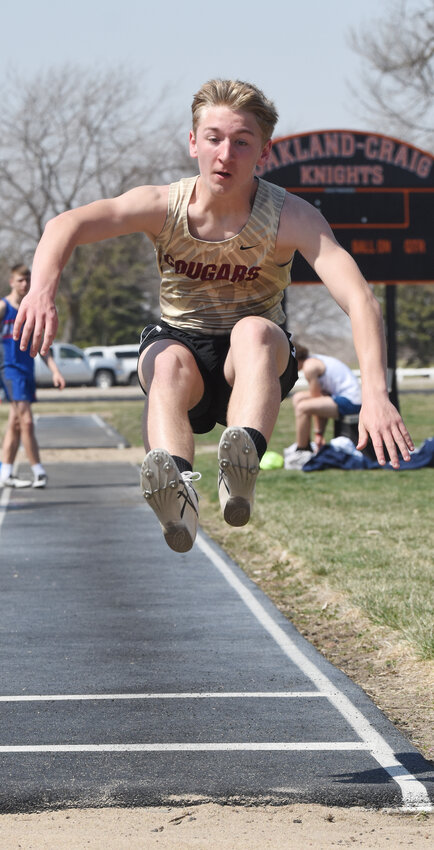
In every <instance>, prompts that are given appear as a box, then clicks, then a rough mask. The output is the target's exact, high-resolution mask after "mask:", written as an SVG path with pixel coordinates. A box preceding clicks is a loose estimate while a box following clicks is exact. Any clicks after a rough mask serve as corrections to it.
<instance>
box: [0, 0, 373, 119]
mask: <svg viewBox="0 0 434 850" xmlns="http://www.w3.org/2000/svg"><path fill="white" fill-rule="evenodd" d="M389 3H390V0H363V2H356V0H307V2H302V0H277V2H273V3H270V5H268V4H267V3H266V2H265V0H238V2H237V0H218V2H217V3H214V4H213V3H210V2H206V0H185V2H184V3H181V2H179V0H164V2H161V0H160V2H158V0H153V2H152V3H150V2H146V0H116V2H115V0H74V2H71V3H56V4H54V3H53V0H38V2H35V0H21V2H19V3H8V4H7V6H6V7H4V8H3V9H2V38H1V50H0V79H1V77H2V76H4V74H5V73H6V72H7V69H8V68H9V67H11V68H13V69H15V70H18V71H20V72H21V73H22V74H24V75H25V76H26V77H27V76H29V77H31V76H32V75H33V74H36V73H38V72H40V71H45V70H47V69H50V68H53V69H55V68H56V67H60V66H63V65H65V63H71V62H72V63H76V64H79V65H83V66H85V67H86V68H92V67H93V66H98V67H99V68H111V67H117V66H119V65H122V66H123V67H125V68H126V69H127V70H128V69H131V70H132V71H133V72H134V73H135V74H137V75H139V78H140V77H143V84H144V87H145V90H146V91H147V92H150V93H152V94H153V95H154V96H155V94H158V93H160V92H161V91H162V90H163V89H165V87H166V86H168V87H169V90H170V92H171V94H170V95H169V97H170V98H171V101H170V102H171V103H172V102H173V107H174V109H176V110H177V112H178V113H179V114H180V117H181V122H182V125H183V124H184V121H185V128H186V133H187V132H188V130H189V127H190V104H191V100H192V97H193V95H194V93H195V92H196V91H197V89H198V88H199V87H200V86H201V84H202V83H203V82H205V81H206V80H207V79H210V78H211V77H216V76H219V77H225V78H233V77H236V78H238V79H243V80H247V81H249V82H253V83H255V84H256V85H258V86H259V87H260V88H262V89H263V91H264V92H265V94H266V95H267V96H268V97H270V98H271V99H272V100H274V102H275V104H276V106H277V109H278V111H279V115H280V119H279V122H278V125H277V127H276V133H275V135H276V136H284V135H289V134H291V133H298V132H300V133H302V132H309V131H312V130H323V129H354V130H355V129H360V130H369V129H372V128H371V127H367V126H366V120H363V119H361V118H360V116H359V115H358V113H357V103H356V102H355V97H354V95H353V94H351V92H350V90H349V87H348V84H349V83H351V84H352V85H353V86H354V85H355V86H356V87H357V84H358V82H359V81H360V77H361V59H360V57H359V56H357V54H355V53H354V51H353V50H352V48H351V46H350V43H349V32H350V29H351V28H353V29H355V30H358V29H359V30H360V28H363V29H364V28H365V27H366V26H368V27H370V28H372V27H373V26H374V24H375V21H376V20H377V19H378V18H379V17H380V18H381V19H383V20H384V17H385V16H386V12H387V8H388V6H389Z"/></svg>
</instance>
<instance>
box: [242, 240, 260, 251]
mask: <svg viewBox="0 0 434 850" xmlns="http://www.w3.org/2000/svg"><path fill="white" fill-rule="evenodd" d="M258 247H259V242H258V244H257V245H240V251H250V249H251V248H258Z"/></svg>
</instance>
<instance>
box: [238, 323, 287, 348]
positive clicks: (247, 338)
mask: <svg viewBox="0 0 434 850" xmlns="http://www.w3.org/2000/svg"><path fill="white" fill-rule="evenodd" d="M276 331H277V332H280V328H278V326H277V325H273V323H272V322H269V321H268V319H263V318H262V317H261V316H245V317H244V318H243V319H240V320H239V321H238V322H237V323H236V325H234V327H233V328H232V332H231V346H233V347H234V346H237V345H241V346H243V345H245V344H247V343H248V344H249V346H250V347H251V346H252V345H258V346H263V345H269V344H271V343H272V342H273V340H275V339H277V338H278V335H277V333H276Z"/></svg>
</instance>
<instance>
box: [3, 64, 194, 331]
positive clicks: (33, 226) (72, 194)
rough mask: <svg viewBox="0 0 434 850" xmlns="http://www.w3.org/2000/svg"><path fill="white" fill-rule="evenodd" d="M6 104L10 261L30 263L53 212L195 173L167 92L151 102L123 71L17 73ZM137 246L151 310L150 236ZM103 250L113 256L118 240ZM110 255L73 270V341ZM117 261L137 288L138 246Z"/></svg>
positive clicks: (96, 254) (69, 301)
mask: <svg viewBox="0 0 434 850" xmlns="http://www.w3.org/2000/svg"><path fill="white" fill-rule="evenodd" d="M0 102H1V112H2V124H1V131H0V254H1V255H2V256H3V257H8V258H10V261H11V262H13V261H14V260H16V259H25V260H26V261H27V262H30V261H31V257H32V256H33V253H34V250H35V247H36V244H37V242H38V241H39V239H40V237H41V235H42V232H43V229H44V226H45V223H46V222H47V220H48V219H49V218H51V217H52V216H53V215H56V214H58V213H60V212H62V211H64V210H67V209H71V208H73V207H76V206H79V205H80V204H83V203H88V202H89V201H92V200H94V199H96V198H100V197H112V196H115V195H118V194H120V193H122V192H124V191H126V190H127V189H129V188H131V187H132V186H135V185H139V184H141V183H151V182H152V183H160V182H161V183H165V182H167V181H168V179H170V178H171V175H172V174H176V176H177V177H178V176H179V173H180V172H181V173H182V172H183V171H185V169H186V161H187V154H186V150H184V149H183V147H182V145H181V143H180V140H179V139H180V134H179V128H178V127H177V125H176V120H175V119H174V118H173V117H168V116H167V115H165V114H164V104H165V97H164V92H160V93H158V95H157V96H156V97H155V99H154V100H150V99H149V97H147V96H146V94H145V92H141V93H139V92H138V82H137V79H136V77H134V76H133V74H132V73H126V72H125V71H124V70H123V69H122V68H117V69H109V70H105V71H98V70H96V71H95V70H92V71H90V70H84V69H83V68H80V67H75V66H65V67H64V68H62V69H60V70H55V71H54V70H51V71H45V72H41V73H39V74H38V75H36V76H33V77H32V78H31V79H23V78H22V77H20V76H17V75H16V74H15V75H13V76H10V77H9V78H8V79H7V80H6V82H5V83H4V85H2V94H1V101H0ZM135 244H136V251H137V259H138V260H140V261H141V262H140V263H138V262H136V263H134V276H135V277H134V280H133V281H132V283H134V285H136V284H137V275H138V274H141V276H142V284H143V287H144V289H145V290H146V291H147V299H146V300H147V302H148V306H149V304H150V305H151V307H152V306H155V303H156V300H157V293H158V283H159V282H158V277H157V274H156V270H155V261H154V255H153V250H152V246H151V245H150V244H149V243H148V241H147V240H146V239H145V238H144V237H138V238H137V240H136V243H135ZM104 250H105V252H106V255H107V252H110V250H111V246H110V244H109V242H108V243H107V246H106V247H105V249H104ZM101 256H102V254H101V249H100V247H98V248H95V246H83V247H81V248H79V249H77V251H76V252H74V255H73V257H72V258H71V260H70V261H69V263H68V265H67V267H66V269H65V270H64V273H63V275H62V281H61V287H60V293H61V305H62V304H63V307H64V312H65V315H64V317H63V322H62V328H63V331H62V333H63V337H64V339H73V338H74V337H75V336H76V334H77V331H78V323H79V309H80V303H81V299H82V296H83V292H84V290H85V288H86V287H89V285H90V281H91V277H92V273H93V271H94V270H95V268H96V265H97V264H98V263H100V262H101ZM116 258H117V263H118V265H117V267H116V275H115V276H117V277H120V276H121V274H122V273H124V276H125V282H126V284H128V280H129V276H130V275H131V274H132V272H131V263H130V260H131V241H130V243H129V244H128V250H127V251H126V256H125V257H124V258H123V257H122V252H119V251H118V250H117V252H116ZM123 262H125V268H124V269H123V268H122V263H123ZM119 264H120V265H119ZM106 265H107V267H108V268H109V267H110V266H111V263H110V261H108V262H106ZM139 270H140V271H139ZM126 288H127V287H126Z"/></svg>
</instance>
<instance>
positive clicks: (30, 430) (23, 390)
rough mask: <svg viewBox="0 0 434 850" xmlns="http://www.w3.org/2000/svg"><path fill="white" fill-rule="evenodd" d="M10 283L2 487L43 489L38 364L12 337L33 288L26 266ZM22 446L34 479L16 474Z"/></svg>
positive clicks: (0, 361) (56, 377)
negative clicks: (36, 417) (36, 418)
mask: <svg viewBox="0 0 434 850" xmlns="http://www.w3.org/2000/svg"><path fill="white" fill-rule="evenodd" d="M9 284H10V293H9V295H8V296H7V298H2V299H1V300H0V329H1V345H0V347H1V356H0V371H1V386H2V389H3V393H4V395H5V398H6V400H7V401H9V402H10V410H9V417H8V422H7V426H6V432H5V435H4V438H3V446H2V464H1V468H0V486H3V487H31V486H33V487H34V488H41V487H45V486H46V483H47V473H46V471H45V469H44V467H43V466H42V464H41V459H40V454H39V446H38V443H37V440H36V436H35V427H34V422H33V414H32V408H31V405H32V403H33V402H34V401H35V398H36V385H35V375H34V372H35V363H34V359H33V357H32V356H31V355H30V344H29V345H28V346H27V347H26V349H25V350H21V348H20V344H19V341H16V340H14V338H13V326H14V322H15V319H16V316H17V313H18V308H19V306H20V304H21V301H22V300H23V298H24V296H25V295H27V293H28V291H29V288H30V270H29V269H28V268H27V267H26V266H25V265H23V264H18V265H15V266H13V268H12V269H11V275H10V280H9ZM44 359H45V361H46V363H47V366H48V368H49V369H50V371H51V373H52V375H53V383H54V386H56V387H59V389H63V387H64V386H65V379H64V378H63V375H62V374H61V373H60V372H59V369H58V368H57V366H56V363H55V362H54V358H53V357H52V355H51V354H48V355H46V356H45V358H44ZM20 443H22V444H23V447H24V450H25V452H26V455H27V458H28V460H29V463H30V466H31V468H32V473H33V479H32V480H28V479H23V478H19V477H18V476H16V475H14V462H15V458H16V455H17V452H18V449H19V446H20Z"/></svg>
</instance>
